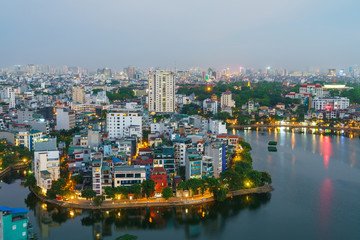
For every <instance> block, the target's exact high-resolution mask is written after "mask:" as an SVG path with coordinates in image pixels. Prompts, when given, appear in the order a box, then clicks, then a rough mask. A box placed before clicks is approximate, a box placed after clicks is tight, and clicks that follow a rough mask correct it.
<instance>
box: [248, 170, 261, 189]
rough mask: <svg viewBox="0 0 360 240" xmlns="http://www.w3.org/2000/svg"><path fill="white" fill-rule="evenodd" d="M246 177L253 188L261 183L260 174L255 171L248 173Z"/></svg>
mask: <svg viewBox="0 0 360 240" xmlns="http://www.w3.org/2000/svg"><path fill="white" fill-rule="evenodd" d="M248 177H249V178H250V180H251V181H252V182H253V183H254V185H255V187H258V186H260V184H261V183H262V181H261V179H262V174H261V173H260V172H258V171H256V170H252V171H250V172H249V174H248Z"/></svg>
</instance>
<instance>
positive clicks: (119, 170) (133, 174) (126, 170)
mask: <svg viewBox="0 0 360 240" xmlns="http://www.w3.org/2000/svg"><path fill="white" fill-rule="evenodd" d="M145 179H146V170H145V166H139V165H135V166H118V167H114V187H119V186H131V185H133V184H135V183H138V184H140V183H142V181H144V180H145Z"/></svg>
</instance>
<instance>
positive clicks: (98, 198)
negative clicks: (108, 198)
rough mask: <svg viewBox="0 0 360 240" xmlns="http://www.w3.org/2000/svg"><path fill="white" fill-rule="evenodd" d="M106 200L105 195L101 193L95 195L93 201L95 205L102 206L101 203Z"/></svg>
mask: <svg viewBox="0 0 360 240" xmlns="http://www.w3.org/2000/svg"><path fill="white" fill-rule="evenodd" d="M104 200H105V196H103V195H99V196H96V197H94V200H93V202H94V204H95V206H101V204H102V203H103V202H104Z"/></svg>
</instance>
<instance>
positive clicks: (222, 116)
mask: <svg viewBox="0 0 360 240" xmlns="http://www.w3.org/2000/svg"><path fill="white" fill-rule="evenodd" d="M214 118H215V119H217V120H222V121H226V120H228V119H230V118H231V116H230V113H228V112H219V113H218V114H216V115H215V116H214Z"/></svg>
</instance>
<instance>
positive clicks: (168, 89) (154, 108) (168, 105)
mask: <svg viewBox="0 0 360 240" xmlns="http://www.w3.org/2000/svg"><path fill="white" fill-rule="evenodd" d="M148 97H149V99H148V100H149V112H157V113H170V112H174V111H175V78H174V73H172V72H166V71H163V70H157V71H155V72H152V73H150V76H149V92H148Z"/></svg>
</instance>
